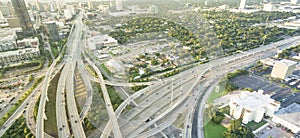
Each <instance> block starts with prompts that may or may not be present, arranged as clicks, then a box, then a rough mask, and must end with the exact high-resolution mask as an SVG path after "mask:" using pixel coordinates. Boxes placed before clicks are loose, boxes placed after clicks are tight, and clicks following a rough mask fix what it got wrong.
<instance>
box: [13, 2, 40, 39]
mask: <svg viewBox="0 0 300 138" xmlns="http://www.w3.org/2000/svg"><path fill="white" fill-rule="evenodd" d="M11 2H12V5H13V7H14V9H15V12H16V15H17V17H18V18H19V20H20V25H21V27H22V31H23V34H24V35H33V34H34V32H35V31H34V29H33V25H32V22H31V19H30V16H29V14H28V11H27V8H26V4H25V1H24V0H11Z"/></svg>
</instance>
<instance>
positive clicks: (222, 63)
mask: <svg viewBox="0 0 300 138" xmlns="http://www.w3.org/2000/svg"><path fill="white" fill-rule="evenodd" d="M298 39H299V37H294V38H290V39H287V40H283V41H280V42H277V43H274V44H271V45H267V46H262V47H260V48H258V49H254V50H250V51H247V52H246V54H236V55H233V56H228V57H223V58H220V59H216V60H213V61H211V62H209V63H206V64H203V65H200V66H198V67H194V68H192V69H189V70H187V71H185V72H183V73H182V76H187V75H189V74H191V72H193V71H195V72H197V73H196V74H199V71H201V70H205V69H212V68H213V69H216V68H220V67H222V66H226V64H228V63H232V62H235V60H238V59H241V58H242V57H247V56H253V55H254V56H255V54H258V53H263V52H267V51H268V52H269V50H271V49H274V47H275V48H276V47H279V46H280V45H283V46H284V47H287V45H288V44H293V45H297V44H299V43H298V42H297V41H298ZM242 60H243V59H242ZM250 60H252V59H250ZM219 71H220V70H219ZM176 76H179V75H176ZM135 96H138V95H135ZM133 99H135V98H133V96H132V97H131V96H130V97H128V99H126V100H125V101H124V104H125V105H126V103H127V104H128V103H129V102H130V101H132V100H133ZM121 105H123V103H122V104H121ZM123 106H124V105H123ZM121 108H122V107H120V108H118V109H120V110H121ZM118 109H117V111H119V110H118ZM108 130H109V129H105V133H106V134H109V131H108Z"/></svg>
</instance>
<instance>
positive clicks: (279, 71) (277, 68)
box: [271, 59, 297, 79]
mask: <svg viewBox="0 0 300 138" xmlns="http://www.w3.org/2000/svg"><path fill="white" fill-rule="evenodd" d="M296 64H297V62H295V61H291V60H286V59H283V60H280V61H276V62H275V65H274V67H273V70H272V72H271V77H273V78H279V79H286V78H287V77H288V76H290V75H292V73H293V71H294V69H295V68H296Z"/></svg>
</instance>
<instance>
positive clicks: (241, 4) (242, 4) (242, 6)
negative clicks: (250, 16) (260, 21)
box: [239, 0, 247, 10]
mask: <svg viewBox="0 0 300 138" xmlns="http://www.w3.org/2000/svg"><path fill="white" fill-rule="evenodd" d="M246 1H247V0H241V3H240V7H239V9H240V10H244V9H245V8H246Z"/></svg>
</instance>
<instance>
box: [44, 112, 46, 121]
mask: <svg viewBox="0 0 300 138" xmlns="http://www.w3.org/2000/svg"><path fill="white" fill-rule="evenodd" d="M44 120H47V116H46V112H45V111H44Z"/></svg>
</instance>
